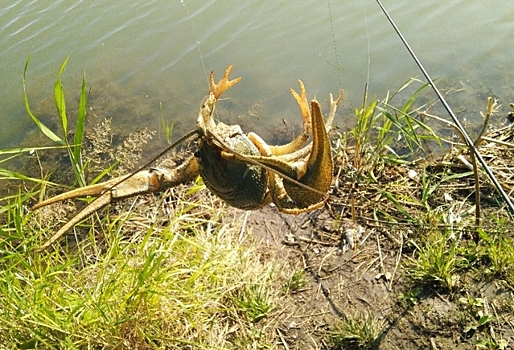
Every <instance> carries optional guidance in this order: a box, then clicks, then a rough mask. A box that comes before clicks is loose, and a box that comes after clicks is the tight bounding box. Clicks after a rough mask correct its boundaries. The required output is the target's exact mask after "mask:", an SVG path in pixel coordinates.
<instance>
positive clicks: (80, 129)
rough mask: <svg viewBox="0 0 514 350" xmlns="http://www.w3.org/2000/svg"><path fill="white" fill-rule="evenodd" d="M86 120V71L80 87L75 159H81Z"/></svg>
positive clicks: (74, 148)
mask: <svg viewBox="0 0 514 350" xmlns="http://www.w3.org/2000/svg"><path fill="white" fill-rule="evenodd" d="M85 122H86V72H84V75H83V77H82V87H81V89H80V101H79V110H78V114H77V125H76V126H75V141H74V144H75V145H74V146H73V154H74V157H75V161H78V160H79V159H80V153H81V151H82V140H83V138H84V124H85Z"/></svg>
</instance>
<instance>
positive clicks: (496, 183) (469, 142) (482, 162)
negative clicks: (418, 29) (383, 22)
mask: <svg viewBox="0 0 514 350" xmlns="http://www.w3.org/2000/svg"><path fill="white" fill-rule="evenodd" d="M377 3H378V5H379V6H380V8H381V9H382V12H384V14H385V16H386V17H387V20H388V21H389V23H391V25H392V26H393V28H394V30H395V31H396V34H398V36H399V37H400V39H401V40H402V42H403V44H404V45H405V47H406V48H407V50H408V51H409V54H410V55H411V57H412V58H413V59H414V61H415V62H416V64H417V65H418V67H419V69H420V70H421V72H423V75H424V76H425V78H426V79H427V81H428V83H429V84H430V86H431V87H432V89H433V90H434V92H435V94H436V95H437V97H438V98H439V100H440V101H441V103H442V104H443V106H444V108H445V109H446V111H447V112H448V114H450V117H451V118H452V120H453V123H454V124H455V125H456V126H457V128H458V129H459V131H460V133H461V135H462V137H463V138H464V141H465V142H466V144H467V145H468V147H469V148H471V150H472V151H473V153H474V154H475V156H476V158H477V159H478V162H479V163H480V165H481V166H482V167H483V168H484V171H485V172H486V174H487V176H488V177H489V179H491V181H492V183H493V184H494V186H495V187H496V189H497V190H498V192H500V195H501V196H502V197H503V199H504V200H505V202H506V203H507V205H508V206H509V209H510V212H511V214H514V205H513V204H512V201H511V200H510V198H509V196H508V195H507V193H506V192H505V190H504V189H503V187H502V186H501V184H500V182H499V181H498V179H497V178H496V176H494V174H493V172H492V170H491V168H489V166H488V165H487V163H486V162H485V160H484V158H482V155H481V154H480V152H479V151H478V149H477V148H476V147H475V144H474V143H473V141H472V140H471V138H470V137H469V135H468V133H467V132H466V130H465V129H464V127H463V126H462V124H461V123H460V121H459V119H457V116H456V115H455V113H453V111H452V109H451V108H450V105H449V104H448V103H447V102H446V100H445V99H444V97H443V95H442V94H441V93H440V92H439V89H438V88H437V86H436V85H435V83H434V82H433V81H432V79H431V78H430V75H428V73H427V71H426V70H425V68H424V67H423V65H422V64H421V61H420V60H419V59H418V57H417V56H416V54H415V53H414V51H413V50H412V49H411V47H410V45H409V43H408V42H407V40H406V39H405V38H404V36H403V35H402V33H401V32H400V30H399V29H398V27H397V26H396V24H395V23H394V21H393V19H392V18H391V16H390V15H389V13H388V12H387V10H386V9H385V7H384V6H383V5H382V3H381V2H380V0H377ZM477 205H478V203H477Z"/></svg>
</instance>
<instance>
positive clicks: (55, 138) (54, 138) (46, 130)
mask: <svg viewBox="0 0 514 350" xmlns="http://www.w3.org/2000/svg"><path fill="white" fill-rule="evenodd" d="M29 62H30V55H29V57H27V60H26V61H25V68H24V69H23V100H24V102H25V109H26V110H27V113H28V114H29V116H30V118H32V121H33V122H34V123H35V124H36V126H37V127H38V129H39V130H40V131H41V132H42V133H43V134H44V135H45V136H46V137H48V138H49V139H50V140H52V141H54V142H57V143H58V144H60V145H64V144H65V142H64V140H63V139H61V138H60V137H59V136H57V135H56V134H55V133H54V132H53V131H52V130H50V129H49V128H48V127H47V126H46V125H45V124H43V123H42V122H41V121H40V120H39V119H37V118H36V117H35V116H34V114H33V113H32V110H31V109H30V105H29V98H28V96H27V86H26V82H27V69H28V67H29Z"/></svg>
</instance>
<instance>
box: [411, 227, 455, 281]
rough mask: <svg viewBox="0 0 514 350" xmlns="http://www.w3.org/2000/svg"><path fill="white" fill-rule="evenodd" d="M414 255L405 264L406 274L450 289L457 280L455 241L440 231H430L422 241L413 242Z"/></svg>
mask: <svg viewBox="0 0 514 350" xmlns="http://www.w3.org/2000/svg"><path fill="white" fill-rule="evenodd" d="M413 245H414V247H415V256H414V257H412V258H410V259H409V260H408V262H407V264H406V268H407V273H408V275H409V276H410V277H411V278H413V279H414V280H419V281H422V282H423V283H429V284H434V285H436V286H438V287H440V288H442V289H445V290H448V291H451V290H453V289H454V288H455V287H456V286H457V284H458V281H459V274H458V273H457V272H458V269H459V268H460V267H461V257H460V255H459V253H458V249H457V242H456V241H455V240H454V239H453V238H451V237H449V235H448V234H447V233H444V232H441V231H433V232H431V233H430V234H429V235H428V236H427V237H426V239H425V240H424V242H423V243H421V244H417V243H415V242H413Z"/></svg>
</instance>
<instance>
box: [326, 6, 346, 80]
mask: <svg viewBox="0 0 514 350" xmlns="http://www.w3.org/2000/svg"><path fill="white" fill-rule="evenodd" d="M327 4H328V15H329V18H330V29H331V30H332V43H333V45H334V56H335V60H336V66H337V76H338V77H339V90H342V89H343V79H342V78H341V66H340V65H339V58H338V56H337V45H336V35H335V31H334V21H333V20H332V7H330V0H327Z"/></svg>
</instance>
